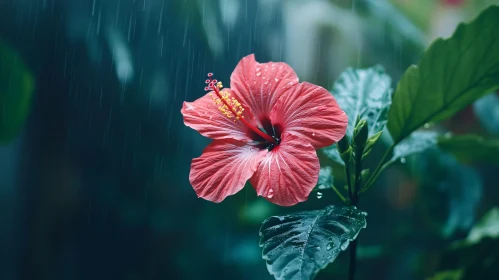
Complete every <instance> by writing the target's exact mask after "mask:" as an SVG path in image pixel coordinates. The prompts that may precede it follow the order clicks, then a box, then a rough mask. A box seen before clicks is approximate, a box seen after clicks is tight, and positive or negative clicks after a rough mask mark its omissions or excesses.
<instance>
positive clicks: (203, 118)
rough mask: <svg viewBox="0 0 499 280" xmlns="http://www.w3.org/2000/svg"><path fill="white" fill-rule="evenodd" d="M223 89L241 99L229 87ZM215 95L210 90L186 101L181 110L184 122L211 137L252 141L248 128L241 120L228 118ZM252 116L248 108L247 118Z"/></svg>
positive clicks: (249, 118)
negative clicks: (195, 98) (220, 108)
mask: <svg viewBox="0 0 499 280" xmlns="http://www.w3.org/2000/svg"><path fill="white" fill-rule="evenodd" d="M223 91H228V92H229V93H230V94H231V96H233V97H235V98H236V99H239V96H237V94H236V93H235V92H234V91H232V90H230V89H229V88H224V89H223ZM210 94H213V95H210ZM214 96H216V95H215V93H214V92H210V93H207V94H206V95H204V96H203V97H200V98H198V99H197V100H195V101H194V102H184V105H183V106H182V110H181V113H182V115H183V116H184V124H185V125H187V126H189V127H191V128H193V129H195V130H197V131H198V132H199V133H201V135H204V136H206V137H208V138H211V139H235V140H240V141H252V140H251V138H250V137H249V136H248V135H249V134H248V132H247V131H248V129H247V128H246V127H245V126H244V125H243V124H242V123H241V122H240V121H234V118H228V117H227V116H225V115H224V114H223V113H222V112H221V111H220V110H219V109H218V107H219V106H218V105H216V104H215V102H214V101H213V97H214ZM252 117H253V116H252V115H251V113H250V112H249V110H246V111H245V118H246V120H251V119H252Z"/></svg>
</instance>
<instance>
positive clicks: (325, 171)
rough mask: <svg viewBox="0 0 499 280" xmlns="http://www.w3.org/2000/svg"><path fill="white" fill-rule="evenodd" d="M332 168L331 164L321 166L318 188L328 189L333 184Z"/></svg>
mask: <svg viewBox="0 0 499 280" xmlns="http://www.w3.org/2000/svg"><path fill="white" fill-rule="evenodd" d="M333 183H334V180H333V168H331V166H325V167H321V169H320V170H319V180H318V182H317V188H318V189H319V190H324V189H330V188H331V187H332V186H333Z"/></svg>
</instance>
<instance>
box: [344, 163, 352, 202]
mask: <svg viewBox="0 0 499 280" xmlns="http://www.w3.org/2000/svg"><path fill="white" fill-rule="evenodd" d="M350 175H351V173H350V162H345V176H346V177H347V186H348V197H349V198H350V202H352V187H353V186H352V178H350Z"/></svg>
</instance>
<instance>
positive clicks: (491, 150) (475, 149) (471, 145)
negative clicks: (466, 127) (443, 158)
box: [438, 135, 499, 165]
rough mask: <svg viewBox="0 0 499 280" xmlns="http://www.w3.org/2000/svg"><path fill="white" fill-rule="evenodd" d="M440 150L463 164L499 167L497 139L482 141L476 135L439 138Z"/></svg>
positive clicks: (498, 141)
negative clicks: (484, 164)
mask: <svg viewBox="0 0 499 280" xmlns="http://www.w3.org/2000/svg"><path fill="white" fill-rule="evenodd" d="M438 145H439V146H440V149H442V150H444V151H446V152H449V153H451V154H453V155H454V156H456V158H458V159H459V160H461V161H465V162H486V163H490V164H496V165H499V139H490V140H488V139H484V138H482V137H480V136H478V135H462V136H450V137H441V138H439V140H438Z"/></svg>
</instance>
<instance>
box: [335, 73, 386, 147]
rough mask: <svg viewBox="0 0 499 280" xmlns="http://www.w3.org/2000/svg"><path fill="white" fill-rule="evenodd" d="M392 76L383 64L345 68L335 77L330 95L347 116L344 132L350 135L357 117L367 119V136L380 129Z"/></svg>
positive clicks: (383, 125) (382, 123)
mask: <svg viewBox="0 0 499 280" xmlns="http://www.w3.org/2000/svg"><path fill="white" fill-rule="evenodd" d="M391 82H392V80H391V78H390V76H388V75H387V74H385V70H384V68H383V67H382V66H380V65H376V66H374V67H371V68H367V69H352V68H348V69H346V70H345V71H344V72H343V73H342V74H341V75H340V77H339V78H338V80H336V82H335V84H334V87H333V89H332V94H333V95H334V97H335V98H336V100H337V101H338V105H339V106H340V107H341V109H343V110H344V111H345V113H346V114H347V116H348V128H347V133H346V135H347V136H348V138H350V139H351V138H352V136H353V130H354V127H355V121H356V119H357V117H360V119H361V120H367V123H368V127H369V137H370V136H372V135H374V134H376V133H378V132H379V131H382V130H383V128H384V127H385V124H386V118H387V112H388V108H389V107H390V104H391V102H392V98H391V93H392V89H391V87H390V85H391Z"/></svg>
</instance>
